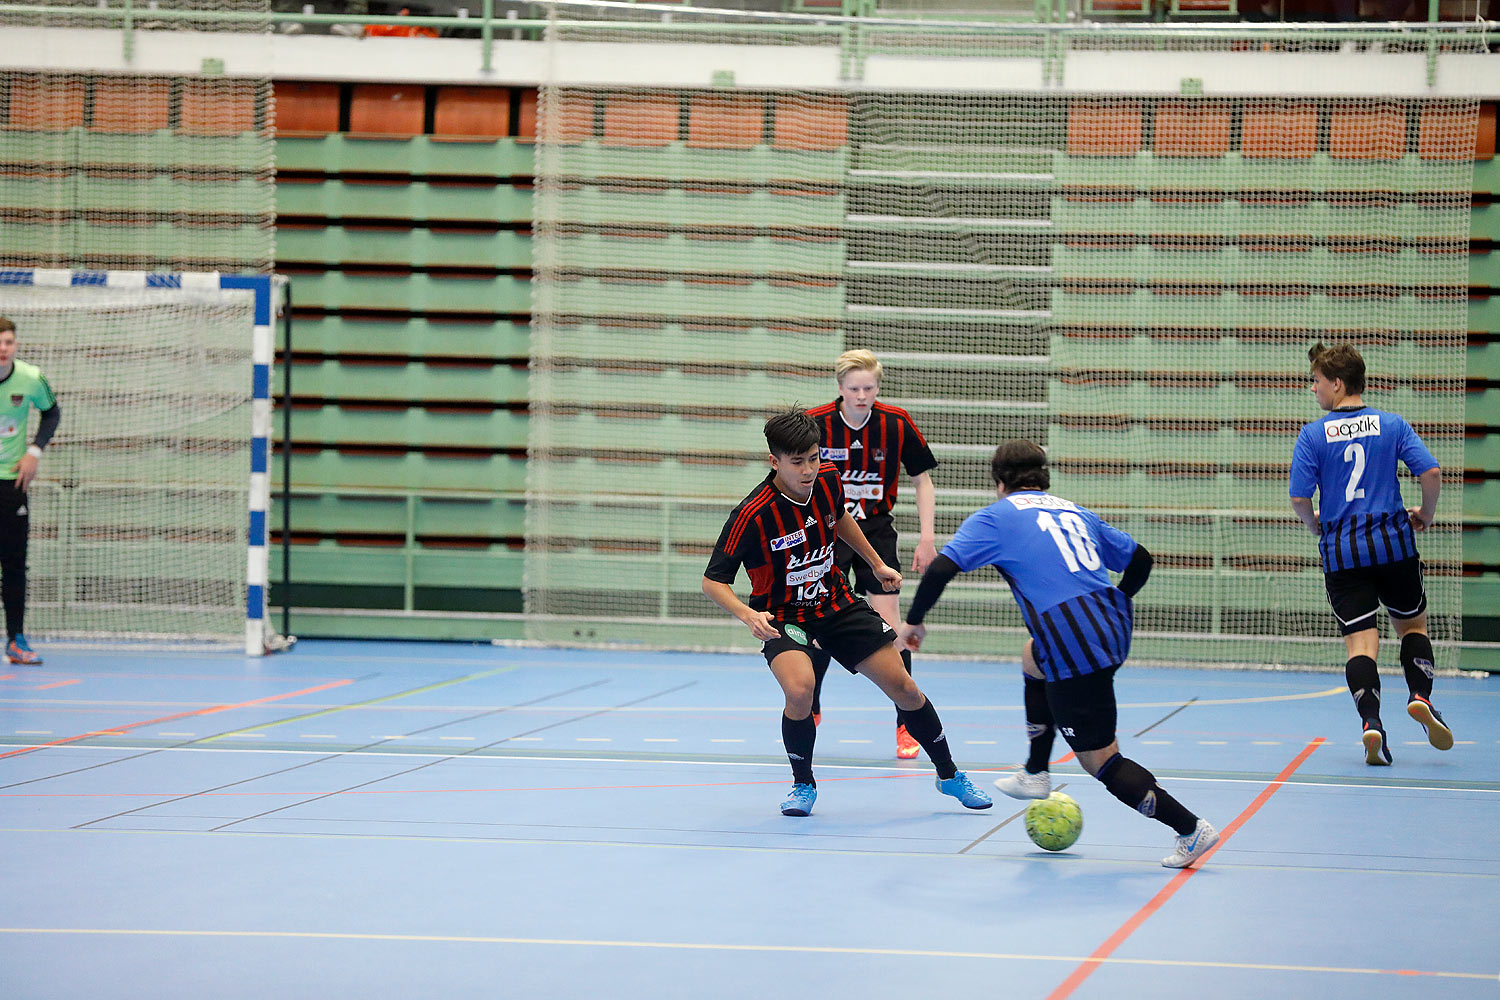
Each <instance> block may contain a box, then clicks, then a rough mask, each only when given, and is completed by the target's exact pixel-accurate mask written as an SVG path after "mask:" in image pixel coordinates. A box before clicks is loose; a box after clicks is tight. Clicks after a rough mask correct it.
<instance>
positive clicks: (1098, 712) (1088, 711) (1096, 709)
mask: <svg viewBox="0 0 1500 1000" xmlns="http://www.w3.org/2000/svg"><path fill="white" fill-rule="evenodd" d="M1119 669H1120V668H1119V667H1106V668H1104V669H1103V670H1095V671H1093V672H1092V673H1087V674H1080V675H1078V676H1077V677H1069V678H1068V679H1066V680H1061V681H1048V682H1047V707H1048V708H1050V709H1052V719H1053V721H1054V723H1055V724H1056V725H1057V731H1058V732H1060V733H1062V737H1063V739H1065V740H1067V741H1068V746H1070V747H1072V748H1073V752H1074V753H1083V752H1086V751H1089V750H1103V749H1104V748H1105V747H1107V746H1109V745H1110V744H1111V743H1113V742H1114V741H1115V723H1116V712H1115V671H1116V670H1119Z"/></svg>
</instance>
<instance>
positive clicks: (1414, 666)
mask: <svg viewBox="0 0 1500 1000" xmlns="http://www.w3.org/2000/svg"><path fill="white" fill-rule="evenodd" d="M1401 669H1402V670H1404V671H1405V672H1406V686H1407V687H1408V688H1409V689H1410V690H1411V693H1412V694H1415V695H1420V696H1422V697H1423V698H1428V699H1430V698H1431V697H1432V669H1433V659H1432V640H1431V639H1429V638H1427V637H1426V636H1425V635H1423V634H1422V633H1420V632H1408V633H1406V634H1405V635H1404V636H1402V637H1401Z"/></svg>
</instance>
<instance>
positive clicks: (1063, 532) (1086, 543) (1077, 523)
mask: <svg viewBox="0 0 1500 1000" xmlns="http://www.w3.org/2000/svg"><path fill="white" fill-rule="evenodd" d="M1036 526H1037V527H1038V528H1040V529H1041V530H1043V531H1045V532H1046V533H1047V534H1049V535H1051V536H1052V541H1053V542H1055V543H1056V544H1057V551H1059V552H1061V553H1062V557H1063V561H1064V562H1066V563H1067V564H1068V572H1069V573H1077V572H1078V571H1079V569H1080V568H1082V569H1087V570H1096V569H1098V568H1099V566H1100V565H1101V563H1100V560H1099V550H1098V549H1096V548H1094V540H1093V539H1092V538H1090V537H1089V532H1088V528H1087V527H1086V526H1085V525H1084V523H1083V518H1081V517H1079V516H1078V515H1077V514H1074V513H1072V512H1069V513H1066V514H1060V515H1058V516H1057V517H1055V518H1054V517H1053V516H1052V515H1051V514H1050V513H1049V512H1047V511H1045V510H1044V511H1042V512H1040V513H1039V514H1037V516H1036Z"/></svg>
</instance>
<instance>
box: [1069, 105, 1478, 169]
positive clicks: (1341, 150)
mask: <svg viewBox="0 0 1500 1000" xmlns="http://www.w3.org/2000/svg"><path fill="white" fill-rule="evenodd" d="M1468 114H1469V112H1468V111H1467V110H1464V109H1460V108H1456V107H1454V106H1453V105H1433V106H1429V107H1424V108H1422V109H1421V111H1420V112H1419V114H1418V115H1417V128H1416V132H1417V134H1416V150H1417V153H1418V155H1420V156H1421V157H1422V159H1424V160H1487V159H1490V158H1492V157H1493V156H1494V155H1495V106H1494V105H1493V104H1485V105H1481V107H1480V109H1479V122H1478V130H1477V133H1476V135H1475V139H1474V142H1473V145H1472V147H1471V146H1470V145H1469V143H1468V141H1467V135H1468V126H1469V122H1468V120H1467V116H1468ZM1145 116H1146V107H1145V105H1144V104H1143V102H1141V101H1138V100H1107V99H1100V100H1095V101H1074V102H1073V103H1071V104H1070V105H1069V106H1068V138H1067V143H1068V152H1069V153H1070V154H1072V155H1074V156H1134V155H1135V154H1136V153H1139V152H1140V151H1141V150H1142V148H1143V146H1144V142H1145V140H1144V136H1145V124H1146V117H1145ZM1233 116H1234V107H1233V105H1232V104H1231V103H1229V102H1227V101H1215V100H1169V101H1162V102H1161V103H1160V104H1158V105H1157V106H1156V108H1155V119H1154V130H1153V131H1154V134H1153V137H1152V147H1151V148H1152V151H1153V152H1154V153H1155V154H1156V155H1157V156H1181V157H1218V156H1223V155H1224V154H1225V153H1227V152H1229V151H1230V148H1231V145H1232V134H1231V133H1232V125H1233ZM1320 117H1321V110H1320V108H1319V106H1318V105H1317V104H1316V103H1314V102H1311V101H1298V100H1286V101H1255V100H1252V101H1247V102H1245V104H1244V106H1243V107H1242V109H1241V112H1240V154H1241V155H1242V156H1243V157H1245V158H1246V159H1309V158H1311V157H1312V156H1313V155H1314V154H1315V153H1317V152H1318V148H1319V128H1320V120H1319V119H1320ZM1408 148H1409V146H1408V136H1407V117H1406V104H1405V102H1398V101H1357V102H1356V101H1347V102H1337V103H1335V104H1334V105H1333V106H1332V108H1331V109H1330V110H1329V113H1328V119H1327V150H1328V155H1329V156H1331V157H1332V158H1334V159H1341V160H1394V159H1400V158H1401V157H1402V156H1405V155H1406V152H1407V149H1408Z"/></svg>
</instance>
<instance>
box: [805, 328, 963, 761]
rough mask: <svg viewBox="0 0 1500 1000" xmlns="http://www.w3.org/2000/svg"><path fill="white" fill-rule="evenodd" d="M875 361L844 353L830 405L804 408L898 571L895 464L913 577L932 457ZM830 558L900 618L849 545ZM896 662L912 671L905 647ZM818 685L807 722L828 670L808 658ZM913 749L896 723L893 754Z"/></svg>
mask: <svg viewBox="0 0 1500 1000" xmlns="http://www.w3.org/2000/svg"><path fill="white" fill-rule="evenodd" d="M881 372H882V369H881V366H880V361H879V359H878V358H876V357H875V355H874V354H873V353H871V352H870V351H858V350H857V351H845V352H844V353H843V354H840V355H839V356H838V360H837V361H835V362H834V366H833V373H834V377H835V378H836V379H837V380H838V387H839V396H838V398H837V399H835V400H834V401H833V402H831V403H827V404H825V405H823V406H815V407H813V408H812V409H811V410H809V411H807V412H808V414H809V415H810V416H812V417H813V419H815V420H817V421H818V427H819V430H820V433H819V441H820V443H821V445H822V458H823V461H825V462H832V463H833V464H834V465H836V466H838V470H839V475H840V478H841V479H842V481H843V484H844V497H845V502H844V506H845V508H846V509H847V510H848V511H849V513H850V514H851V515H853V517H854V518H855V520H857V521H859V525H860V528H861V530H863V531H864V534H865V537H866V538H868V539H869V540H870V544H871V545H873V546H874V547H875V551H876V552H877V553H878V554H879V555H880V558H881V559H882V560H884V561H885V563H886V565H888V566H892V567H894V568H895V569H897V570H899V569H901V557H900V556H899V555H898V553H897V551H896V525H895V522H894V521H893V519H892V517H891V508H892V507H893V506H894V505H895V503H896V488H897V486H898V485H899V482H900V478H901V469H902V468H905V469H906V474H907V475H908V476H910V477H911V481H912V489H913V492H914V493H915V494H916V498H917V530H918V532H919V533H920V535H919V537H918V539H917V550H916V553H915V554H914V555H913V557H912V570H913V571H914V572H915V573H916V574H917V575H918V576H920V575H921V574H922V573H924V572H925V571H926V570H927V567H928V566H930V565H932V561H933V560H934V559H936V558H937V547H936V545H935V544H934V542H933V508H934V500H933V497H934V490H933V486H932V476H931V475H930V473H931V472H932V470H933V469H935V468H937V459H936V458H934V457H933V454H932V449H931V448H929V447H928V446H927V439H926V438H924V437H923V436H922V432H921V431H919V430H917V425H916V424H915V423H914V422H913V421H912V419H911V414H909V413H907V412H906V411H905V410H903V409H901V408H900V407H899V406H888V405H887V404H885V403H882V402H880V401H879V399H878V397H879V395H880V376H881ZM834 559H835V561H836V562H837V563H838V566H839V568H840V569H842V570H843V571H844V572H845V573H847V572H849V568H850V566H851V565H852V566H853V567H854V589H855V592H856V593H859V594H862V595H864V597H865V599H866V600H867V601H869V602H870V607H872V608H874V609H875V610H876V611H877V612H879V614H880V617H881V618H884V619H885V620H886V621H887V622H889V623H890V626H891V627H892V628H896V627H898V626H899V625H900V624H901V608H900V599H899V598H898V597H897V595H896V594H895V593H888V592H886V591H885V590H884V589H883V588H881V587H879V586H878V585H877V582H876V581H875V580H874V579H873V578H872V577H871V576H870V574H869V573H868V572H866V571H865V567H864V566H863V565H861V564H860V563H856V562H855V561H854V551H853V550H852V549H850V548H849V547H848V546H846V545H839V546H837V547H836V548H835V550H834ZM901 661H902V663H904V664H905V666H906V672H907V673H911V653H910V651H908V650H902V652H901ZM813 671H814V672H815V673H816V675H817V685H816V687H815V688H814V690H813V720H814V721H815V722H819V721H822V713H823V704H822V696H823V677H824V675H825V674H826V673H827V672H828V657H826V656H821V657H815V658H814V659H813ZM916 755H917V742H916V740H914V739H912V738H911V734H910V733H908V732H907V731H906V729H905V728H904V727H903V726H902V725H901V721H900V719H897V721H896V756H897V757H901V758H907V759H909V758H912V757H915V756H916Z"/></svg>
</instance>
